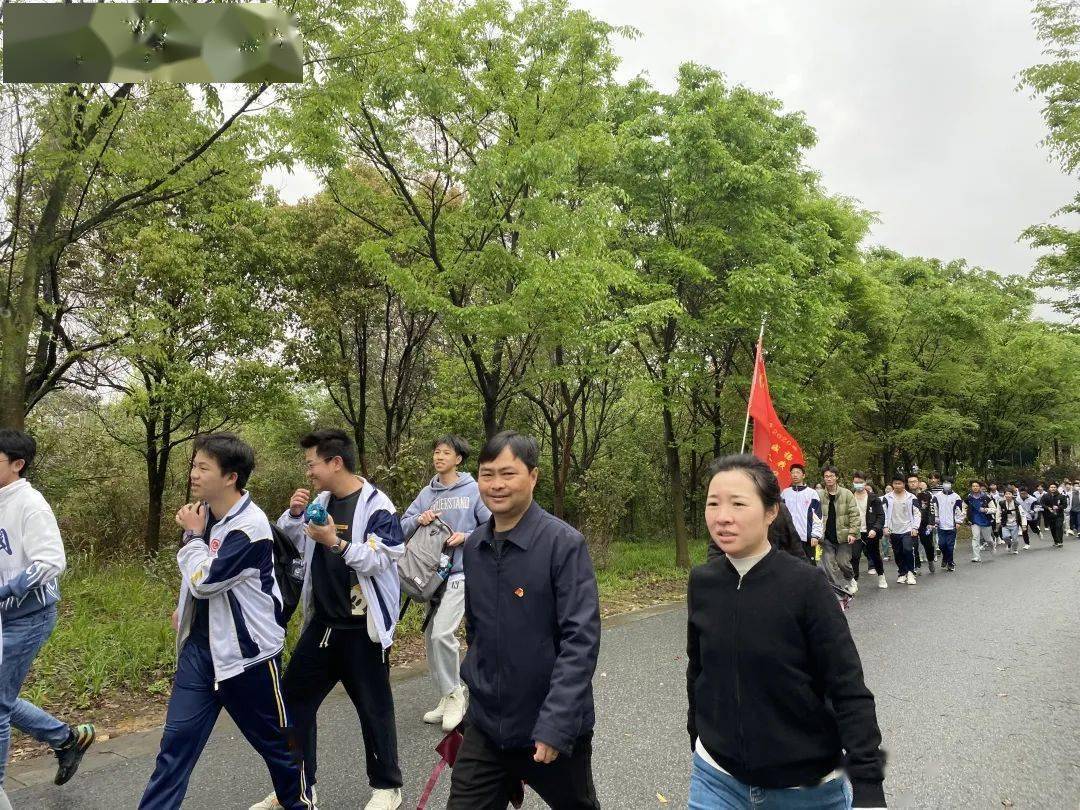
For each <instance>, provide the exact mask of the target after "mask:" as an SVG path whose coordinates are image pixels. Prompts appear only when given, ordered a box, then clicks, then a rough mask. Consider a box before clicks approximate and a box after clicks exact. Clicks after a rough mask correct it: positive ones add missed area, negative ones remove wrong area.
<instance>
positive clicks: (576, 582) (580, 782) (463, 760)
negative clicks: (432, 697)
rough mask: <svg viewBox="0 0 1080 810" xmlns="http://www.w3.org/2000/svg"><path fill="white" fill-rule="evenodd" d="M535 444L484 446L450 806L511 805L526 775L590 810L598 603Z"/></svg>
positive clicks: (550, 800) (580, 543)
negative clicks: (481, 519)
mask: <svg viewBox="0 0 1080 810" xmlns="http://www.w3.org/2000/svg"><path fill="white" fill-rule="evenodd" d="M539 455H540V452H539V449H538V447H537V444H536V441H535V440H534V439H531V438H529V437H526V436H522V435H520V434H517V433H514V432H513V431H504V432H503V433H500V434H498V435H497V436H495V437H494V438H492V439H490V440H489V441H488V443H487V445H486V446H485V447H484V449H483V452H481V453H480V477H479V482H478V483H479V485H480V496H481V497H482V498H483V500H484V503H485V504H486V505H487V507H488V509H490V510H491V514H492V518H491V520H489V521H488V522H487V523H484V524H481V525H479V526H478V527H477V528H476V530H475V531H473V533H472V534H471V535H470V536H469V539H468V540H466V541H465V636H466V639H467V641H468V644H469V649H468V653H467V654H466V656H465V661H464V663H463V664H462V668H461V674H462V677H463V679H464V681H465V683H466V684H467V685H468V687H469V711H468V714H467V715H466V717H465V739H464V741H463V742H462V745H461V749H460V750H459V752H458V755H457V761H456V763H455V764H454V772H453V778H452V781H451V787H450V799H449V802H448V804H447V808H448V810H505V808H506V807H507V805H508V804H509V802H510V799H511V797H512V796H513V795H515V794H516V793H518V792H519V791H520V789H521V783H522V782H525V783H526V784H528V786H529V787H531V788H532V789H533V790H535V791H536V792H537V794H539V796H540V798H541V799H543V800H544V801H545V802H546V803H547V804H548V805H549V806H551V807H554V808H559V810H563V809H564V808H565V809H566V810H570V808H574V809H575V810H576V809H577V808H580V809H581V810H594V808H599V807H600V805H599V803H598V802H597V800H596V790H595V788H594V786H593V778H592V732H593V725H594V722H595V715H594V712H593V694H592V677H593V672H594V670H595V669H596V659H597V655H598V654H599V652H600V600H599V597H598V595H597V590H596V575H595V574H594V573H593V566H592V560H591V559H590V558H589V551H588V548H587V546H586V545H585V538H584V537H582V536H581V533H580V532H578V531H576V530H575V529H573V528H572V527H571V526H569V525H567V524H566V523H564V522H563V521H561V520H559V519H558V518H556V517H554V516H552V515H550V514H548V513H547V512H545V511H544V510H543V509H542V508H541V507H540V506H539V505H538V504H537V503H536V502H535V501H533V489H534V488H535V487H536V477H537V472H538V466H539Z"/></svg>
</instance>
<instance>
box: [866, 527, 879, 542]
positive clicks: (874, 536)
mask: <svg viewBox="0 0 1080 810" xmlns="http://www.w3.org/2000/svg"><path fill="white" fill-rule="evenodd" d="M866 537H867V539H869V540H877V530H876V529H871V530H870V531H868V532H867V533H866Z"/></svg>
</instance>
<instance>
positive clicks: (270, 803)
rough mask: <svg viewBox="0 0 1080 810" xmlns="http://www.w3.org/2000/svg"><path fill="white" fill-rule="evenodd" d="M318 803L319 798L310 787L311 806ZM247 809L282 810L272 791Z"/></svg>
mask: <svg viewBox="0 0 1080 810" xmlns="http://www.w3.org/2000/svg"><path fill="white" fill-rule="evenodd" d="M318 803H319V798H318V796H317V795H316V794H315V788H312V789H311V804H312V806H314V805H316V804H318ZM248 810H283V808H282V806H281V802H279V801H278V800H277V796H275V795H274V794H273V793H271V794H270V795H269V796H267V797H266V798H265V799H263V800H262V801H261V802H259V803H258V804H253V805H251V807H249V808H248Z"/></svg>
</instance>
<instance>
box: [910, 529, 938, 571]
mask: <svg viewBox="0 0 1080 810" xmlns="http://www.w3.org/2000/svg"><path fill="white" fill-rule="evenodd" d="M920 544H921V545H922V550H923V551H924V552H925V553H926V559H927V561H928V562H929V563H930V567H931V568H933V565H934V535H933V532H929V531H924V532H920V533H919V542H917V543H912V551H913V553H914V557H915V567H916V568H921V567H922V557H921V556H920V554H919V545H920Z"/></svg>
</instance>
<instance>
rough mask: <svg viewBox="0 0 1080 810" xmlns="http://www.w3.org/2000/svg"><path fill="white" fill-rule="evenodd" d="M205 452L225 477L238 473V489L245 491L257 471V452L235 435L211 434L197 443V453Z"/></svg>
mask: <svg viewBox="0 0 1080 810" xmlns="http://www.w3.org/2000/svg"><path fill="white" fill-rule="evenodd" d="M200 451H201V452H203V453H205V454H206V455H208V456H210V458H212V459H214V461H216V462H217V464H218V466H219V467H220V468H221V472H222V474H224V475H228V474H229V473H236V489H237V491H238V492H240V491H243V489H244V488H245V487H246V486H247V482H248V479H249V478H251V473H252V471H253V470H254V469H255V451H254V450H252V449H251V445H250V444H248V443H247V442H245V441H244V440H243V439H241V438H240V437H239V436H237V435H236V434H235V433H211V434H210V435H209V436H203V437H201V438H200V439H198V440H196V442H195V452H200Z"/></svg>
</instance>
